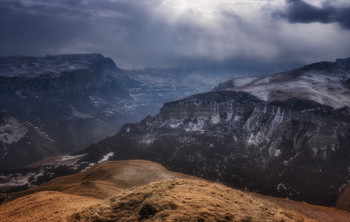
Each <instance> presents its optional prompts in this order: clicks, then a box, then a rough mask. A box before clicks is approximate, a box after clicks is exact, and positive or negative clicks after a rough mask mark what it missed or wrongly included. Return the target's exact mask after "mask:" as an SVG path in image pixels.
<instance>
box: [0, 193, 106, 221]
mask: <svg viewBox="0 0 350 222" xmlns="http://www.w3.org/2000/svg"><path fill="white" fill-rule="evenodd" d="M99 202H101V200H98V199H94V198H89V197H81V196H75V195H69V194H63V193H61V192H56V191H43V192H38V193H35V194H31V195H28V196H25V197H21V198H18V199H16V200H13V201H11V202H9V203H6V204H3V205H0V221H3V222H11V221H16V222H17V221H19V222H25V221H28V222H32V221H66V218H67V217H68V216H69V215H71V214H73V213H75V212H77V211H81V210H82V209H84V208H86V207H89V206H91V205H95V204H97V203H99Z"/></svg>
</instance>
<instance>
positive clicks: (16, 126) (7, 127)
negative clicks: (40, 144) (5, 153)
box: [0, 117, 28, 144]
mask: <svg viewBox="0 0 350 222" xmlns="http://www.w3.org/2000/svg"><path fill="white" fill-rule="evenodd" d="M27 132H28V130H27V128H26V127H25V126H23V125H22V124H20V123H19V122H18V121H17V119H15V118H13V117H11V118H9V119H8V120H7V121H6V123H5V124H4V125H1V126H0V141H1V142H3V143H4V144H12V143H17V142H18V141H19V140H21V139H22V138H23V137H24V136H25V135H26V134H27Z"/></svg>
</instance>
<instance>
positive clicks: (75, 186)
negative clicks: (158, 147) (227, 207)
mask: <svg viewBox="0 0 350 222" xmlns="http://www.w3.org/2000/svg"><path fill="white" fill-rule="evenodd" d="M171 178H194V177H191V176H187V175H184V174H181V173H176V172H172V171H168V170H167V169H166V168H165V167H163V166H162V165H160V164H158V163H154V162H151V161H146V160H122V161H108V162H103V163H100V164H98V165H97V166H95V167H93V168H91V169H88V170H86V171H84V172H81V173H78V174H74V175H69V176H64V177H59V178H56V179H53V180H51V181H49V182H47V183H44V184H42V185H40V186H38V187H34V188H32V189H29V190H26V191H22V192H17V193H13V194H10V195H9V197H8V198H9V199H15V198H18V197H21V196H26V195H28V194H32V193H36V192H40V191H60V192H63V193H66V194H74V195H81V196H88V197H94V198H99V199H105V198H107V197H110V196H111V195H115V193H117V192H119V191H120V190H123V189H127V188H130V187H134V186H141V185H145V184H148V183H150V182H154V181H158V180H163V179H171Z"/></svg>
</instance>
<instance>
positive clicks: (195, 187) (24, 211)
mask: <svg viewBox="0 0 350 222" xmlns="http://www.w3.org/2000/svg"><path fill="white" fill-rule="evenodd" d="M78 186H79V187H78ZM102 187H103V189H101V188H102ZM102 193H103V195H101V194H102ZM17 195H18V196H21V197H19V198H18V199H14V200H12V201H10V202H7V203H5V204H2V205H0V218H6V220H7V221H28V220H30V221H39V220H45V221H60V220H61V221H157V220H160V221H208V222H209V221H282V220H283V221H346V218H349V215H350V213H349V212H345V211H341V210H336V209H333V208H326V207H319V206H315V205H310V204H305V203H299V202H295V201H290V200H286V199H279V198H268V197H264V196H261V195H257V194H254V193H247V192H242V191H239V190H235V189H232V188H229V187H226V186H223V185H220V184H217V183H212V182H209V181H204V180H201V179H197V178H195V177H190V176H187V175H184V174H179V173H175V172H171V171H168V170H166V169H165V168H164V167H163V166H161V165H159V164H157V163H154V162H150V161H143V160H128V161H112V162H104V163H101V164H99V165H97V166H95V167H93V168H91V169H89V170H86V171H84V172H82V173H79V174H75V175H71V176H68V177H61V178H57V179H55V180H52V181H50V182H49V183H46V184H43V185H42V186H39V187H38V188H35V189H31V190H29V191H27V192H26V193H24V192H21V193H17Z"/></svg>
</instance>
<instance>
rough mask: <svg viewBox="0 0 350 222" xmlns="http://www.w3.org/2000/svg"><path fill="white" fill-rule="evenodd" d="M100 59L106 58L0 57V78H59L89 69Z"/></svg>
mask: <svg viewBox="0 0 350 222" xmlns="http://www.w3.org/2000/svg"><path fill="white" fill-rule="evenodd" d="M102 59H106V58H105V57H104V56H102V55H100V54H71V55H55V56H50V55H47V56H45V57H32V56H10V57H0V76H5V77H27V78H36V77H38V76H46V77H47V76H50V77H59V76H60V74H61V73H63V72H70V71H73V70H79V69H91V64H94V63H96V62H98V61H100V60H102Z"/></svg>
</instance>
